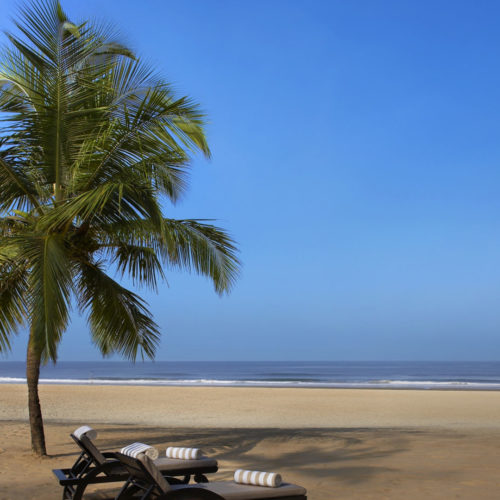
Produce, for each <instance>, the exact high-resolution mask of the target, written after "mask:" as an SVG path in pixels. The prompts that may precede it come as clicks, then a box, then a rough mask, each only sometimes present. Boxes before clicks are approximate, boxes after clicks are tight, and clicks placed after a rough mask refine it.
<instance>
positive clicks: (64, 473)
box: [52, 469, 79, 486]
mask: <svg viewBox="0 0 500 500" xmlns="http://www.w3.org/2000/svg"><path fill="white" fill-rule="evenodd" d="M52 472H53V473H54V475H55V476H56V477H57V480H58V481H59V484H61V485H63V486H66V485H68V484H75V483H77V482H78V481H79V479H78V478H76V477H75V476H74V475H73V474H72V473H71V469H52Z"/></svg>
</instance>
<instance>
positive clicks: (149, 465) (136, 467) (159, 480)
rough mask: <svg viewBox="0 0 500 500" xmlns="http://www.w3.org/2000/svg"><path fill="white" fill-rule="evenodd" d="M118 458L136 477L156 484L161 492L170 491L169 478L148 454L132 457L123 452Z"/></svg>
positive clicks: (117, 455)
mask: <svg viewBox="0 0 500 500" xmlns="http://www.w3.org/2000/svg"><path fill="white" fill-rule="evenodd" d="M116 458H118V460H119V461H120V462H121V463H122V465H123V466H124V467H125V469H126V470H127V472H128V473H129V474H130V475H131V476H132V477H133V478H134V479H136V480H139V481H141V482H143V483H144V484H146V485H148V486H152V485H154V486H155V489H157V490H158V493H160V494H163V493H167V491H170V489H171V488H170V485H169V484H168V482H167V480H166V479H165V478H164V477H163V476H162V474H161V472H160V471H159V469H158V467H156V465H155V463H154V462H153V461H152V460H151V459H150V458H149V457H148V456H146V455H144V454H141V456H140V458H132V457H129V456H127V455H123V454H122V453H117V454H116Z"/></svg>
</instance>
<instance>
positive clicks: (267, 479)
mask: <svg viewBox="0 0 500 500" xmlns="http://www.w3.org/2000/svg"><path fill="white" fill-rule="evenodd" d="M234 481H235V482H236V483H240V484H254V485H255V486H267V487H269V488H277V487H278V486H279V485H280V484H281V476H280V475H279V474H276V473H275V472H259V471H257V470H243V469H238V470H237V471H236V472H235V473H234Z"/></svg>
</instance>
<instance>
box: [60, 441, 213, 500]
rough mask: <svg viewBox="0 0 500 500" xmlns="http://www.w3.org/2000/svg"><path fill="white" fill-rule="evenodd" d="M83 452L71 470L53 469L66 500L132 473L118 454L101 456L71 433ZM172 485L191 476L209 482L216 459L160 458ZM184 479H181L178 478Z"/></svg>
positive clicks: (159, 466)
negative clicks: (208, 478) (207, 476)
mask: <svg viewBox="0 0 500 500" xmlns="http://www.w3.org/2000/svg"><path fill="white" fill-rule="evenodd" d="M70 436H71V437H72V439H73V440H74V441H75V443H76V444H77V445H78V447H79V448H80V449H81V453H80V455H79V457H78V458H77V459H76V461H75V463H74V464H73V466H72V467H71V468H69V469H54V470H53V471H52V472H53V473H54V474H55V475H56V477H57V479H58V480H59V484H60V485H61V486H64V490H63V496H62V498H63V500H80V499H81V498H82V496H83V493H84V491H85V489H86V487H87V486H88V485H89V484H98V483H112V482H123V481H126V480H127V478H128V477H129V473H128V472H127V470H126V469H125V468H124V467H123V465H122V464H121V463H120V462H119V461H118V460H117V458H116V453H109V452H106V453H101V452H100V451H99V450H98V449H97V447H96V446H95V444H94V443H93V442H92V440H91V439H90V438H89V437H87V436H86V435H83V436H81V437H77V436H75V435H74V434H70ZM154 463H155V464H156V465H155V466H156V467H157V469H158V470H159V471H160V473H161V474H162V477H163V476H165V477H166V480H167V481H168V482H169V483H178V484H187V483H189V481H190V479H191V476H193V478H194V481H196V482H197V483H202V482H208V480H207V478H206V476H205V474H209V473H212V472H217V470H218V465H217V460H215V459H212V458H206V457H203V458H200V459H197V460H180V459H173V458H167V457H161V458H158V459H157V460H155V462H154ZM179 478H182V479H179Z"/></svg>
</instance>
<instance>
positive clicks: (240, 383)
mask: <svg viewBox="0 0 500 500" xmlns="http://www.w3.org/2000/svg"><path fill="white" fill-rule="evenodd" d="M24 383H26V379H25V378H20V377H0V384H24ZM40 384H48V385H149V386H212V387H304V388H306V387H310V388H339V389H455V390H457V389H458V390H500V383H491V382H490V383H487V382H465V381H453V380H450V381H432V380H426V381H421V380H418V381H416V380H371V381H357V382H308V381H275V380H265V381H263V380H217V379H185V380H170V379H92V378H89V379H49V378H41V379H40Z"/></svg>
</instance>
